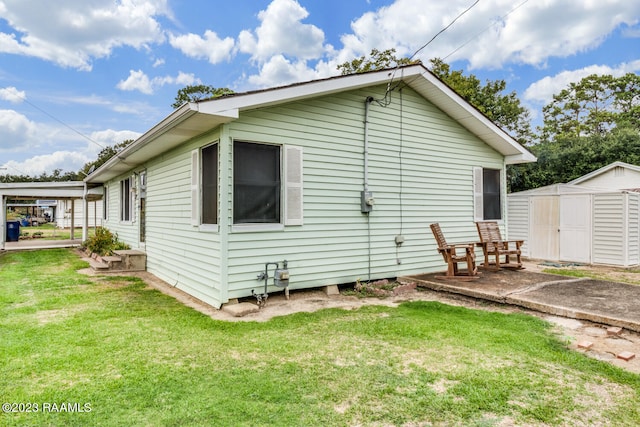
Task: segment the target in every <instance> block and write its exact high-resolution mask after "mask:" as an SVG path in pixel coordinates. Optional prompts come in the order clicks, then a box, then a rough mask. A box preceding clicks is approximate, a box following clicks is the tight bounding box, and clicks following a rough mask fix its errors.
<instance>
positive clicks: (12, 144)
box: [0, 110, 38, 152]
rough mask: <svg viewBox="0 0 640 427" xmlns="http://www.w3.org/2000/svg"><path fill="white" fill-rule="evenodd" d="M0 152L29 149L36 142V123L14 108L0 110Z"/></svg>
mask: <svg viewBox="0 0 640 427" xmlns="http://www.w3.org/2000/svg"><path fill="white" fill-rule="evenodd" d="M0 135H2V138H0V152H3V151H17V150H20V149H29V147H32V146H33V145H35V144H36V143H37V139H38V138H37V137H36V136H37V135H38V125H37V124H36V123H34V122H32V121H31V120H29V119H28V118H27V117H25V116H23V115H22V114H20V113H18V112H16V111H14V110H0Z"/></svg>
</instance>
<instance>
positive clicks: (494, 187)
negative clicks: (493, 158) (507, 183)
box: [473, 168, 502, 221]
mask: <svg viewBox="0 0 640 427" xmlns="http://www.w3.org/2000/svg"><path fill="white" fill-rule="evenodd" d="M473 179H474V183H473V188H474V200H473V201H474V217H475V220H476V221H482V220H500V219H502V202H501V186H500V169H484V168H474V170H473Z"/></svg>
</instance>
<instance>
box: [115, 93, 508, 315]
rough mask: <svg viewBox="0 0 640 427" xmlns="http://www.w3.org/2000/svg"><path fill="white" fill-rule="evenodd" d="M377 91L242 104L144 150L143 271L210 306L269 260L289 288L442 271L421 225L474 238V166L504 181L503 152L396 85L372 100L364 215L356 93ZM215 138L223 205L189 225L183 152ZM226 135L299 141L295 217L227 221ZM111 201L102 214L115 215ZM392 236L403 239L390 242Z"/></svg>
mask: <svg viewBox="0 0 640 427" xmlns="http://www.w3.org/2000/svg"><path fill="white" fill-rule="evenodd" d="M385 90H386V85H383V86H379V87H373V88H368V89H361V90H354V91H349V92H343V93H338V94H334V95H330V96H323V97H318V98H315V99H310V100H305V101H304V102H291V103H287V104H281V105H277V106H272V107H263V108H260V109H256V110H251V111H242V112H241V113H240V117H239V118H238V119H237V120H235V121H232V122H230V123H228V124H226V125H222V126H220V127H219V128H218V129H212V131H211V132H210V133H209V134H206V135H202V136H200V137H197V138H195V139H193V140H191V141H188V142H187V143H185V144H183V145H182V146H180V147H179V148H177V149H175V150H172V151H170V152H168V153H164V154H162V155H161V156H158V157H157V158H155V159H151V160H150V161H149V162H148V163H147V165H146V171H147V176H148V185H147V235H146V236H147V239H146V246H145V249H146V252H147V267H148V270H149V271H150V272H151V273H153V274H154V275H156V276H158V277H159V278H161V279H163V280H165V281H166V282H167V283H169V284H170V285H172V286H176V287H178V288H180V289H182V290H184V291H185V292H187V293H189V294H191V295H193V296H194V297H196V298H199V299H201V300H203V301H205V302H207V303H209V304H211V305H214V306H216V307H219V306H220V305H221V304H222V303H225V302H227V300H228V299H230V298H238V297H247V296H250V295H251V291H252V290H255V291H256V292H261V291H262V290H263V287H264V282H263V281H259V280H257V279H256V278H257V276H258V274H259V273H261V272H263V271H264V268H265V263H267V262H282V261H284V260H287V261H288V266H289V270H290V274H291V280H290V288H291V289H302V288H309V287H317V286H324V285H330V284H340V283H347V282H353V281H355V280H356V279H362V280H368V279H376V278H383V277H386V278H390V277H397V276H400V275H407V274H417V273H424V272H429V271H438V270H442V269H443V268H444V265H443V263H442V259H441V257H440V256H439V255H438V253H437V251H436V246H435V242H434V240H433V237H432V235H431V232H430V230H429V224H430V223H431V222H439V223H441V225H442V227H443V231H444V232H445V235H446V237H447V238H448V239H450V240H451V241H454V240H465V241H469V240H476V239H477V236H476V230H475V225H474V223H473V168H474V167H484V168H492V169H501V170H502V174H501V178H502V185H503V187H504V179H505V177H504V158H503V157H502V156H501V155H500V154H499V153H497V152H496V151H495V150H493V149H491V148H490V147H489V146H487V145H486V144H484V143H483V142H482V141H480V140H479V139H478V138H476V137H475V136H473V135H472V134H470V133H469V132H468V131H467V130H466V129H464V128H463V127H461V126H460V125H458V124H457V123H456V122H455V121H454V120H452V119H451V118H449V117H448V116H447V115H446V114H444V113H442V112H441V111H440V110H439V109H437V108H436V107H435V106H433V105H432V104H431V103H429V102H428V101H426V100H425V99H424V98H422V97H421V96H419V95H417V94H416V93H415V92H413V91H412V90H410V89H408V88H404V89H403V93H402V103H400V98H399V94H398V92H397V91H394V92H393V93H392V94H391V103H390V104H389V105H388V106H386V107H383V106H381V105H379V104H377V103H375V102H374V103H372V104H371V105H370V116H369V168H368V170H369V189H370V190H371V191H372V192H373V195H374V198H375V206H374V207H373V210H372V212H371V213H370V214H368V215H367V214H363V213H361V211H360V192H361V191H362V189H363V180H364V166H363V149H364V146H363V143H364V129H363V121H364V101H365V99H366V98H367V97H368V96H373V97H375V98H378V99H381V98H382V97H383V96H384V91H385ZM401 113H402V114H401ZM214 141H218V144H219V183H220V194H219V210H220V212H219V224H218V225H217V226H214V227H213V230H212V229H211V227H209V228H203V227H202V226H194V225H192V217H193V215H192V212H191V209H192V203H191V194H192V192H193V188H192V186H191V172H192V171H191V159H192V152H193V151H194V150H198V149H200V148H201V147H203V146H206V145H208V144H210V143H212V142H214ZM234 141H246V142H252V143H265V144H277V145H280V146H281V147H283V148H284V147H299V148H301V149H302V153H303V168H302V169H303V196H304V197H303V207H304V209H303V220H302V221H301V223H302V225H292V226H284V225H281V226H280V227H279V229H277V230H273V229H271V230H265V229H264V228H262V229H259V228H252V226H249V227H237V226H234V225H233V202H232V201H233V145H234ZM281 151H283V150H281ZM115 182H116V183H117V181H115ZM114 188H117V186H116V185H113V183H110V185H109V189H110V195H109V200H111V201H113V200H118V198H117V194H113V195H112V194H111V192H113V189H114ZM502 191H503V197H502V200H506V194H504V188H503V189H502ZM283 194H284V193H283ZM114 196H115V197H114ZM503 204H504V203H503ZM112 209H115V208H114V207H113V204H111V206H110V212H109V218H114V217H115V218H117V211H112ZM114 212H115V214H116V215H114ZM503 215H504V216H505V217H506V207H505V206H503ZM298 224H300V223H298ZM111 225H113V226H114V227H116V228H118V227H120V224H111V221H110V224H109V227H111ZM132 228H135V227H132ZM118 229H119V230H120V229H122V230H123V232H124V229H123V228H122V227H120V228H118ZM135 230H136V231H137V228H135ZM400 234H402V235H403V236H404V238H405V242H404V243H403V244H402V245H401V246H399V247H397V246H396V244H395V241H394V238H395V236H396V235H400ZM125 241H128V242H134V243H137V236H136V235H135V234H130V233H126V240H125ZM276 289H277V288H271V287H270V289H269V291H270V292H271V291H274V290H276Z"/></svg>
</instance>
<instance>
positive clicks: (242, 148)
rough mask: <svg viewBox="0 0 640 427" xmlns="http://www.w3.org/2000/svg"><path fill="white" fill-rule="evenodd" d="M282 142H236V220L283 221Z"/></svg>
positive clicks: (234, 212) (243, 222) (234, 161)
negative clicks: (281, 216) (281, 218)
mask: <svg viewBox="0 0 640 427" xmlns="http://www.w3.org/2000/svg"><path fill="white" fill-rule="evenodd" d="M280 158H281V155H280V146H278V145H267V144H255V143H250V142H240V141H236V142H234V144H233V223H234V224H269V223H275V224H279V223H280V215H281V207H280V202H281V194H280V193H281V186H282V185H281V181H280V170H281V169H280Z"/></svg>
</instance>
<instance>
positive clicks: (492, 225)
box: [476, 221, 524, 270]
mask: <svg viewBox="0 0 640 427" xmlns="http://www.w3.org/2000/svg"><path fill="white" fill-rule="evenodd" d="M476 227H477V228H478V235H479V236H480V245H481V246H482V252H484V263H483V264H482V266H483V267H485V268H489V269H492V270H500V269H501V268H515V269H520V268H523V267H522V260H521V250H520V247H521V246H522V245H523V244H524V240H502V235H501V234H500V227H499V226H498V223H497V222H496V221H478V222H476ZM490 257H493V262H490V260H489V258H490ZM502 257H504V262H503V261H502Z"/></svg>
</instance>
